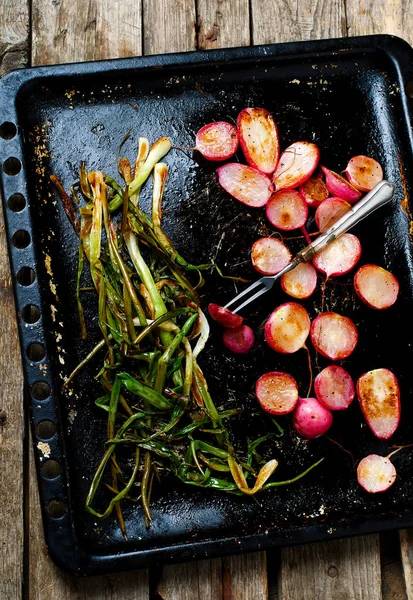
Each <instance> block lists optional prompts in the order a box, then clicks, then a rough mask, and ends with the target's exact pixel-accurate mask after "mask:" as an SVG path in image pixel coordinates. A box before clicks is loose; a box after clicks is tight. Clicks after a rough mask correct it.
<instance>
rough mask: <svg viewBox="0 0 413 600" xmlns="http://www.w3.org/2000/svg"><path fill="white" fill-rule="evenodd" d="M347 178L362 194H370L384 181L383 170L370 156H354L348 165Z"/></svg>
mask: <svg viewBox="0 0 413 600" xmlns="http://www.w3.org/2000/svg"><path fill="white" fill-rule="evenodd" d="M346 177H347V179H348V180H349V182H350V183H351V185H352V186H354V187H355V188H356V189H357V190H360V192H369V191H370V190H372V189H373V188H374V187H375V186H376V185H377V184H378V183H380V181H382V180H383V169H382V168H381V166H380V164H379V163H378V162H377V161H376V160H374V158H370V156H363V155H361V156H353V158H351V159H350V160H349V163H348V165H347V168H346Z"/></svg>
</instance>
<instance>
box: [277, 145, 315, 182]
mask: <svg viewBox="0 0 413 600" xmlns="http://www.w3.org/2000/svg"><path fill="white" fill-rule="evenodd" d="M319 159H320V150H319V149H318V147H317V146H316V145H315V144H312V143H311V142H295V143H294V144H291V146H289V147H288V148H287V149H286V150H284V152H283V153H282V154H281V158H280V162H279V163H278V166H277V169H276V171H275V173H274V175H273V182H274V185H275V189H276V190H277V192H278V191H280V190H291V189H293V188H295V187H297V186H299V185H301V184H302V183H304V182H305V181H307V179H308V178H309V177H311V175H312V174H313V173H314V171H315V169H316V167H317V164H318V161H319Z"/></svg>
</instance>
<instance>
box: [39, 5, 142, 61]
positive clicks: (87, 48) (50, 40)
mask: <svg viewBox="0 0 413 600" xmlns="http://www.w3.org/2000/svg"><path fill="white" fill-rule="evenodd" d="M141 19H142V15H141V4H140V2H135V1H134V0H122V1H118V2H115V1H112V0H32V42H33V51H32V54H33V64H36V65H38V64H42V65H45V64H55V63H65V62H75V61H83V60H98V59H104V58H121V57H125V56H138V55H140V54H141V53H142V36H141V32H142V26H141V24H142V20H141Z"/></svg>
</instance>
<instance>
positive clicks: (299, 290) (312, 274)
mask: <svg viewBox="0 0 413 600" xmlns="http://www.w3.org/2000/svg"><path fill="white" fill-rule="evenodd" d="M316 286H317V272H316V270H315V268H314V267H313V265H312V264H310V263H300V264H299V265H298V266H296V267H295V269H293V270H292V271H289V272H288V273H285V275H282V276H281V287H282V289H283V290H284V292H285V293H286V294H288V295H289V296H292V297H293V298H298V299H301V300H302V299H304V298H309V297H310V296H311V294H312V293H313V292H314V290H315V288H316Z"/></svg>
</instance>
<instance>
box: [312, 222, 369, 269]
mask: <svg viewBox="0 0 413 600" xmlns="http://www.w3.org/2000/svg"><path fill="white" fill-rule="evenodd" d="M360 256H361V244H360V242H359V239H358V238H357V237H356V236H355V235H353V234H352V233H344V234H343V235H341V236H340V237H339V238H337V239H336V240H334V242H331V243H330V244H329V245H328V246H327V247H326V248H324V250H322V251H321V252H319V253H318V254H316V255H315V257H314V259H313V265H314V266H315V267H316V269H318V270H319V271H321V273H325V274H326V275H327V277H330V276H331V275H345V274H346V273H348V272H349V271H351V269H352V268H353V267H355V265H356V264H357V262H358V261H359V259H360Z"/></svg>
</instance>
